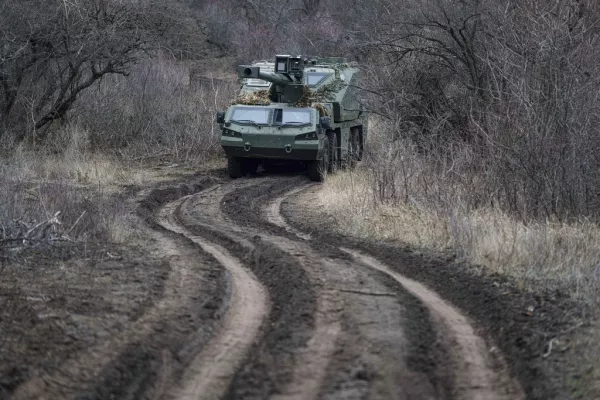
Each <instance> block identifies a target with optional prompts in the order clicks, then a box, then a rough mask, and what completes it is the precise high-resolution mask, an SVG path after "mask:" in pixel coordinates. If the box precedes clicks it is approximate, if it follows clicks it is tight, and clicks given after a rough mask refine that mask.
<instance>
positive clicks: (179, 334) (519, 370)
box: [0, 172, 568, 399]
mask: <svg viewBox="0 0 600 400" xmlns="http://www.w3.org/2000/svg"><path fill="white" fill-rule="evenodd" d="M212 175H213V176H212V177H210V176H208V175H207V174H204V173H203V174H199V175H197V176H193V177H188V178H186V179H185V183H164V184H161V185H156V187H154V188H145V189H143V190H135V191H134V190H131V193H132V195H131V197H130V204H131V210H132V212H135V214H136V215H137V216H138V217H139V219H138V220H139V223H138V225H137V226H136V227H134V229H135V230H136V232H137V233H138V239H136V241H135V244H134V245H130V246H126V247H121V248H114V249H113V248H110V249H109V248H108V247H106V246H103V247H100V248H99V249H97V250H94V251H97V252H98V254H110V257H108V256H105V257H104V258H102V257H101V256H99V255H98V254H96V253H94V254H95V255H94V256H91V255H88V257H87V258H82V257H78V256H77V255H75V256H70V257H65V258H64V259H62V260H60V259H59V260H57V259H51V260H47V261H46V262H41V260H42V259H41V258H39V257H38V258H37V259H36V258H34V259H36V260H38V261H40V262H39V263H38V264H36V265H34V264H31V263H30V264H29V265H26V266H23V265H13V264H10V265H9V266H8V267H6V268H5V270H4V271H3V272H2V274H3V275H2V276H3V280H2V282H1V283H0V289H1V290H2V291H1V292H0V302H2V304H0V305H1V306H2V307H1V308H0V310H1V311H0V329H2V336H1V337H2V339H0V361H1V363H0V397H1V398H9V397H10V396H12V397H10V398H15V399H20V398H61V399H62V398H85V399H92V398H98V399H100V398H126V399H127V398H152V399H160V398H182V399H187V398H218V397H227V398H232V399H233V398H236V399H237V398H244V399H255V398H256V399H258V398H260V399H264V398H277V399H300V398H302V399H329V398H369V399H383V398H386V399H387V398H398V399H417V398H418V399H458V398H460V399H494V398H498V399H519V398H523V397H524V395H523V394H522V392H521V387H522V388H523V390H524V392H525V394H526V395H527V398H540V399H541V398H544V399H550V398H568V397H567V396H565V395H564V393H565V392H561V390H562V389H563V388H564V386H561V383H560V382H556V381H552V380H549V379H548V378H552V377H553V375H552V370H551V369H547V368H545V365H544V363H543V362H542V360H540V357H539V355H538V354H537V352H539V350H540V347H537V346H541V349H542V351H543V342H542V340H541V339H539V338H537V337H536V336H535V335H534V334H533V333H532V332H535V330H536V329H542V330H547V329H549V327H552V329H561V327H562V326H561V325H559V327H558V328H556V326H555V325H557V324H560V323H567V322H566V321H567V319H566V316H565V315H564V314H562V312H563V309H561V306H560V305H561V304H562V303H560V299H557V300H555V301H554V302H552V301H550V300H548V299H546V298H544V299H543V301H545V302H544V303H541V301H542V300H539V301H537V302H535V303H534V304H536V305H537V306H538V308H536V312H535V313H534V314H533V315H532V316H527V317H524V316H523V315H522V312H523V310H524V308H522V307H523V306H526V305H529V302H530V301H531V300H532V299H535V298H534V297H531V295H529V294H523V293H520V292H518V291H516V290H515V289H514V288H513V287H512V286H509V284H508V283H507V282H506V281H504V280H502V281H500V280H498V279H496V278H493V280H490V279H491V278H490V277H481V276H479V277H478V276H475V275H473V274H472V273H471V272H470V270H469V269H468V267H466V266H460V265H454V264H453V263H452V262H451V261H450V260H439V259H437V260H436V259H433V258H426V257H423V256H417V255H414V254H413V253H412V252H411V251H410V249H406V248H402V247H399V246H398V245H391V244H375V243H366V242H361V241H357V240H354V239H351V238H345V237H342V236H340V235H337V234H335V233H333V232H332V231H331V229H329V225H328V221H327V220H326V219H323V215H320V214H319V213H318V212H317V210H315V209H314V207H313V206H312V204H314V202H313V201H312V199H311V196H313V195H314V190H317V189H318V186H315V185H307V183H306V182H307V180H306V178H305V177H304V176H302V175H295V174H290V175H280V176H270V177H262V176H257V177H251V178H242V179H238V180H236V181H231V180H228V179H225V178H223V177H222V175H223V174H222V173H221V172H217V173H213V174H212ZM135 193H137V194H135ZM12 288H18V290H16V289H12ZM9 289H10V290H9ZM565 304H566V303H565ZM564 307H566V306H564ZM564 310H566V308H564ZM537 313H545V314H543V315H544V316H543V317H542V316H538V314H537ZM550 318H556V320H555V324H554V325H551V326H550V325H548V324H546V322H547V321H548V319H550ZM551 357H553V355H551ZM551 357H548V358H545V359H544V360H546V361H547V360H549V359H550V360H552V358H551Z"/></svg>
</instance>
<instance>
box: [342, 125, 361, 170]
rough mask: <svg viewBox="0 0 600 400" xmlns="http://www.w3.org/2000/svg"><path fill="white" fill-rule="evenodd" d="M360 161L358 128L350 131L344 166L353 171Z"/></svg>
mask: <svg viewBox="0 0 600 400" xmlns="http://www.w3.org/2000/svg"><path fill="white" fill-rule="evenodd" d="M359 160H360V132H359V130H358V128H352V129H350V140H349V141H348V159H347V160H346V163H345V164H346V166H347V167H348V168H349V169H354V168H355V167H356V164H357V163H358V161H359Z"/></svg>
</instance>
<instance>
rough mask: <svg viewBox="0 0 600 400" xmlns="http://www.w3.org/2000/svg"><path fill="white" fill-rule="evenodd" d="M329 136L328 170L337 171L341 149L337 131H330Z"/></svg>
mask: <svg viewBox="0 0 600 400" xmlns="http://www.w3.org/2000/svg"><path fill="white" fill-rule="evenodd" d="M327 137H328V139H329V170H328V171H327V172H330V173H335V172H336V171H337V170H338V168H339V167H340V152H339V150H340V149H339V146H338V141H337V139H338V137H337V132H336V131H330V132H329V133H328V134H327Z"/></svg>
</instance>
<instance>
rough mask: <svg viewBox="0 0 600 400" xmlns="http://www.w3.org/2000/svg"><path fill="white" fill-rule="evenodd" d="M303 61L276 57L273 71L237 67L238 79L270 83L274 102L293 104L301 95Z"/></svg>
mask: <svg viewBox="0 0 600 400" xmlns="http://www.w3.org/2000/svg"><path fill="white" fill-rule="evenodd" d="M303 71H304V60H303V59H302V58H301V57H293V56H289V55H278V56H276V57H275V70H274V72H270V71H261V67H259V66H254V65H240V66H238V77H239V78H243V79H261V80H263V81H267V82H271V83H272V84H273V85H274V86H275V87H274V91H273V89H272V95H273V96H274V102H276V103H295V102H297V101H298V100H299V99H300V98H301V97H302V95H303V93H304V92H303V90H304V84H303V79H302V78H303V76H304V75H303Z"/></svg>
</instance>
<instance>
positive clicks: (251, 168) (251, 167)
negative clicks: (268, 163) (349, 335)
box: [243, 159, 260, 175]
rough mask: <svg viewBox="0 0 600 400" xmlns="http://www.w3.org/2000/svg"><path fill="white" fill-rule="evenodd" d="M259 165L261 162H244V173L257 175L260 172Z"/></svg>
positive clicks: (250, 160)
mask: <svg viewBox="0 0 600 400" xmlns="http://www.w3.org/2000/svg"><path fill="white" fill-rule="evenodd" d="M259 163H260V162H259V161H258V160H252V159H249V160H244V163H243V166H244V168H243V170H244V172H246V173H249V174H250V175H256V171H257V170H258V164H259Z"/></svg>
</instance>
